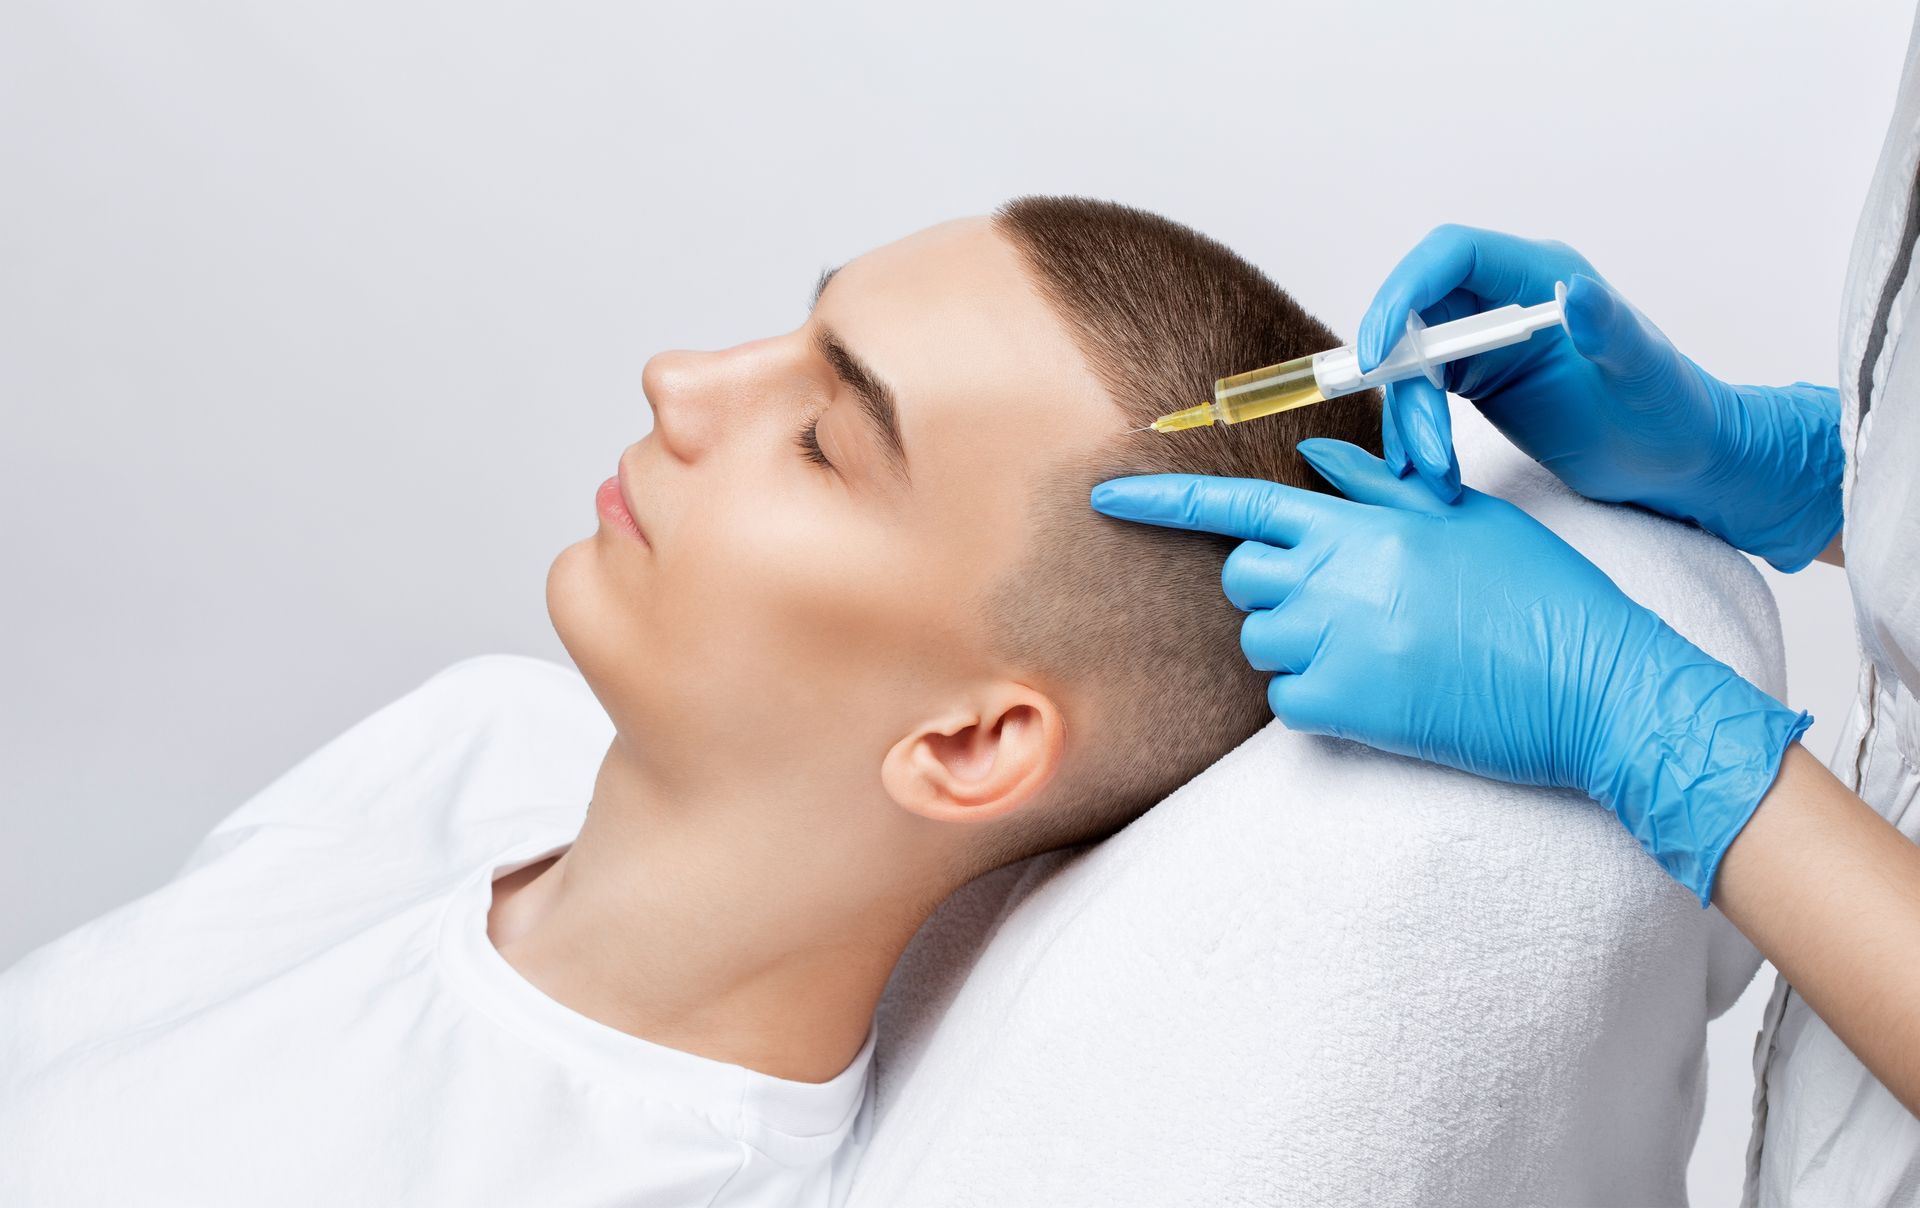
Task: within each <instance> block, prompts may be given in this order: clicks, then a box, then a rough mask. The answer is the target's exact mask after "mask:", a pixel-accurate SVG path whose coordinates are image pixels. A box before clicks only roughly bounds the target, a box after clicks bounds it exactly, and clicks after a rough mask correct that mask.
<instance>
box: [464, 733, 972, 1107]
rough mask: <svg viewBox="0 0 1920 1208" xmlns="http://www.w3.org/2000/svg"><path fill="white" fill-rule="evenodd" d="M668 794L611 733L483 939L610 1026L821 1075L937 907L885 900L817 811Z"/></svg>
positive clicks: (558, 996) (866, 864) (839, 1062)
mask: <svg viewBox="0 0 1920 1208" xmlns="http://www.w3.org/2000/svg"><path fill="white" fill-rule="evenodd" d="M672 798H673V799H672V800H667V799H666V795H664V794H661V793H659V792H658V791H657V789H656V787H655V786H654V785H653V784H652V783H651V781H650V779H649V777H648V776H647V774H646V773H645V771H644V770H643V769H642V768H640V767H639V766H637V765H636V764H635V762H634V761H633V760H631V758H630V757H629V753H628V752H627V750H626V748H624V747H623V745H622V742H621V740H620V739H619V738H618V737H616V738H615V740H614V743H613V746H612V747H611V748H609V749H608V751H607V756H606V759H605V760H604V761H603V762H602V763H601V765H600V773H599V775H598V776H597V777H596V778H595V781H594V791H593V801H592V804H591V805H590V806H589V807H588V810H587V819H586V822H585V824H584V825H583V826H582V827H581V830H580V835H579V837H578V838H577V839H576V840H575V841H574V843H573V845H572V846H571V847H569V848H568V849H567V850H566V851H565V852H563V853H561V854H560V855H559V856H557V857H554V858H553V859H552V860H551V861H550V862H548V863H545V864H542V865H535V866H533V867H531V868H528V869H524V870H521V872H520V873H516V874H514V875H512V876H509V877H505V878H502V879H501V880H500V881H499V882H497V883H496V884H495V888H494V902H493V908H492V911H491V912H490V914H489V916H488V935H489V936H490V937H491V938H492V940H493V942H494V945H495V947H497V948H498V949H499V951H500V954H501V956H502V957H504V958H505V959H506V961H507V962H508V963H509V964H511V965H512V966H513V967H514V968H515V969H516V970H517V971H518V972H519V973H520V974H521V976H523V977H525V978H526V979H527V980H528V981H529V982H531V983H533V985H535V986H536V987H538V988H539V989H540V990H541V992H542V993H544V994H546V995H547V996H548V997H549V998H552V999H554V1000H555V1001H557V1002H559V1003H561V1004H563V1005H564V1006H567V1007H569V1008H571V1009H572V1010H574V1011H577V1012H579V1013H580V1014H582V1015H585V1016H587V1017H588V1018H590V1019H594V1020H597V1021H598V1022H600V1023H603V1024H606V1025H607V1026H609V1027H612V1028H616V1029H618V1030H620V1031H622V1032H626V1033H628V1034H630V1035H633V1036H638V1037H641V1038H642V1039H645V1040H650V1041H653V1042H654V1043H656V1044H662V1045H666V1046H668V1047H670V1048H675V1049H679V1050H682V1051H683V1052H688V1053H693V1054H695V1055H697V1056H702V1057H708V1058H712V1059H715V1060H719V1061H727V1062H731V1063H733V1064H736V1065H742V1066H745V1067H747V1068H748V1069H753V1070H759V1071H761V1072H762V1073H767V1074H772V1075H774V1076H776V1077H780V1078H788V1079H792V1080H795V1081H800V1082H825V1081H828V1080H830V1079H832V1078H833V1077H834V1076H835V1075H837V1074H839V1073H840V1072H841V1071H843V1070H844V1069H846V1068H847V1066H848V1064H850V1063H851V1062H852V1061H853V1059H854V1058H855V1057H856V1056H858V1055H859V1052H860V1048H861V1045H862V1044H864V1043H865V1041H866V1036H867V1030H868V1027H869V1025H870V1024H871V1022H872V1019H873V1012H874V1008H875V1007H876V1006H877V1005H878V1003H879V1001H880V994H881V992H882V991H883V990H884V989H885V988H886V983H887V978H888V977H889V976H890V975H891V973H892V972H893V967H894V965H895V963H897V962H898V960H899V958H900V953H901V952H902V951H903V950H904V949H905V948H906V945H907V943H908V941H910V940H911V939H912V938H913V934H914V932H915V931H916V930H918V928H919V926H920V924H921V922H923V921H924V920H925V918H926V916H927V914H928V913H930V912H931V910H932V908H933V906H934V905H935V904H937V902H938V901H939V898H938V897H933V898H932V899H931V900H928V899H927V898H926V897H925V895H914V894H910V893H902V894H898V895H895V896H888V895H889V892H890V890H891V889H893V888H894V887H895V886H897V885H901V884H902V879H901V878H900V877H899V876H898V870H895V869H888V868H883V867H875V866H876V865H879V864H881V863H882V861H880V860H877V859H869V858H866V857H867V856H868V855H869V854H870V853H869V851H862V850H856V849H853V848H851V847H850V845H849V832H850V829H851V828H848V827H845V826H837V825H833V824H832V823H830V822H826V821H824V820H825V819H827V818H829V817H830V815H829V814H828V813H827V812H826V807H827V805H828V804H829V803H813V802H806V801H788V802H785V803H784V804H783V805H782V808H781V809H780V810H778V811H777V812H776V811H769V810H768V809H767V808H766V804H765V799H764V797H762V798H761V799H760V800H758V801H750V800H740V799H738V798H735V799H733V800H727V799H724V798H721V797H712V796H708V797H700V796H699V795H697V794H694V793H687V792H681V791H675V792H674V793H673V794H672ZM841 816H844V815H841ZM908 883H910V882H908Z"/></svg>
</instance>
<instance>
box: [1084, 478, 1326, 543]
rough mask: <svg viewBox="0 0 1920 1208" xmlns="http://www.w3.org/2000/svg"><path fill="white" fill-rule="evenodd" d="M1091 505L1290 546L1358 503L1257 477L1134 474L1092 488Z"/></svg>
mask: <svg viewBox="0 0 1920 1208" xmlns="http://www.w3.org/2000/svg"><path fill="white" fill-rule="evenodd" d="M1090 502H1091V503H1092V504H1093V509H1094V511H1096V512H1100V513H1102V514H1103V515H1107V516H1112V517H1113V518H1115V519H1116V520H1132V521H1136V522H1138V523H1141V524H1157V525H1160V526H1161V527H1162V528H1177V529H1190V530H1195V531H1199V532H1208V533H1219V534H1221V535H1222V536H1226V537H1237V538H1239V539H1240V540H1242V541H1264V542H1265V543H1267V544H1268V545H1277V546H1283V547H1288V548H1291V547H1292V546H1295V545H1298V544H1299V543H1300V541H1301V540H1302V539H1303V538H1304V537H1305V536H1306V534H1307V532H1308V531H1309V530H1310V529H1311V528H1312V527H1313V525H1314V524H1315V523H1316V522H1317V521H1319V520H1320V519H1322V518H1323V517H1325V516H1327V515H1329V514H1331V513H1333V512H1335V511H1337V510H1338V509H1340V508H1354V507H1358V506H1360V505H1358V504H1354V503H1350V502H1348V501H1347V500H1345V499H1337V498H1335V497H1334V496H1331V495H1324V494H1321V493H1320V492H1318V491H1307V490H1302V489H1301V488H1299V487H1290V486H1284V485H1282V484H1280V483H1277V482H1268V481H1266V480H1265V479H1260V478H1216V477H1212V476H1210V475H1206V474H1136V475H1133V476H1131V477H1126V478H1109V479H1108V480H1107V481H1105V482H1103V483H1100V484H1099V485H1097V486H1095V487H1094V488H1093V494H1092V497H1091V499H1090Z"/></svg>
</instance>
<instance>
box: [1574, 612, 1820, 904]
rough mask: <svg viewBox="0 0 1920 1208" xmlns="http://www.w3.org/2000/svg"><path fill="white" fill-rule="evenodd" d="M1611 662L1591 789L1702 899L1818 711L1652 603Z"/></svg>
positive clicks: (1708, 894)
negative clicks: (1757, 677) (1775, 688)
mask: <svg viewBox="0 0 1920 1208" xmlns="http://www.w3.org/2000/svg"><path fill="white" fill-rule="evenodd" d="M1613 670H1614V672H1615V673H1616V674H1615V676H1614V677H1613V682H1612V684H1611V686H1610V688H1609V690H1608V692H1607V694H1606V695H1607V699H1606V704H1605V707H1604V709H1603V711H1602V712H1601V720H1600V722H1599V724H1598V725H1597V726H1596V727H1595V730H1594V741H1593V750H1592V755H1591V756H1590V763H1589V768H1588V779H1587V782H1586V786H1587V791H1588V793H1589V794H1590V795H1592V796H1593V797H1594V798H1595V799H1596V800H1598V801H1600V802H1601V804H1603V805H1605V806H1607V807H1608V808H1609V809H1611V810H1612V811H1613V812H1614V814H1615V816H1617V817H1618V818H1619V819H1620V821H1621V823H1622V824H1623V825H1625V826H1626V828H1627V830H1628V833H1630V834H1632V835H1633V837H1634V839H1635V841H1636V842H1638V843H1639V844H1640V846H1641V848H1642V849H1643V850H1645V851H1646V852H1647V854H1649V855H1651V856H1652V857H1653V858H1654V860H1655V861H1657V862H1658V863H1659V864H1660V866H1661V867H1662V868H1664V869H1666V871H1667V873H1668V874H1669V875H1670V876H1672V877H1673V878H1674V880H1676V881H1678V882H1679V883H1680V884H1682V885H1684V886H1686V888H1687V889H1688V890H1690V891H1692V893H1693V894H1694V896H1695V897H1697V898H1698V899H1699V900H1700V904H1701V905H1702V906H1703V907H1704V906H1706V905H1707V904H1708V903H1709V902H1710V901H1711V900H1712V896H1713V881H1714V877H1715V875H1716V874H1717V873H1718V871H1719V867H1720V862H1721V859H1722V857H1723V856H1724V855H1725V853H1726V849H1727V847H1728V845H1729V844H1731V843H1732V842H1733V840H1734V838H1735V836H1737V835H1738V834H1739V833H1740V829H1741V827H1743V826H1745V825H1746V823H1747V820H1748V819H1749V818H1751V817H1752V816H1753V811H1754V810H1755V809H1756V808H1758V806H1759V804H1760V801H1761V799H1762V798H1763V797H1765V796H1766V793H1767V790H1768V789H1769V788H1770V787H1771V786H1772V784H1773V782H1774V779H1775V778H1776V777H1777V776H1778V775H1779V771H1780V761H1781V760H1782V759H1783V758H1784V757H1785V755H1786V752H1787V749H1788V748H1789V747H1790V746H1792V744H1793V742H1794V741H1795V740H1796V739H1797V738H1799V736H1800V735H1801V734H1802V733H1804V732H1805V731H1806V729H1807V727H1808V726H1810V725H1812V724H1813V718H1812V717H1811V716H1810V715H1808V714H1807V713H1805V712H1801V711H1798V710H1794V709H1789V708H1788V707H1786V706H1785V705H1782V704H1781V703H1780V702H1779V701H1777V700H1775V699H1774V698H1773V697H1771V696H1769V695H1767V694H1766V693H1765V692H1762V691H1761V690H1760V689H1759V688H1757V687H1755V686H1754V685H1753V684H1751V683H1749V682H1748V681H1746V680H1745V679H1743V678H1741V677H1740V675H1739V674H1737V673H1736V672H1735V671H1734V670H1733V669H1732V668H1730V667H1728V666H1727V665H1726V664H1724V663H1722V662H1719V661H1718V660H1716V659H1714V658H1712V657H1711V656H1709V655H1708V654H1706V653H1705V652H1704V651H1702V650H1700V648H1699V647H1697V646H1695V645H1694V644H1693V643H1691V642H1689V641H1687V640H1686V639H1685V638H1683V637H1681V636H1680V635H1679V634H1678V633H1675V632H1674V631H1673V630H1672V629H1671V628H1669V627H1668V626H1667V625H1666V624H1665V623H1664V622H1662V621H1660V620H1659V618H1657V617H1654V616H1653V614H1651V613H1646V614H1645V618H1644V619H1643V620H1642V622H1641V623H1640V624H1638V625H1636V626H1635V627H1634V632H1633V633H1631V634H1630V635H1629V638H1628V641H1627V643H1626V644H1625V645H1623V648H1622V650H1621V658H1620V661H1619V662H1618V663H1617V664H1616V666H1615V667H1614V668H1613Z"/></svg>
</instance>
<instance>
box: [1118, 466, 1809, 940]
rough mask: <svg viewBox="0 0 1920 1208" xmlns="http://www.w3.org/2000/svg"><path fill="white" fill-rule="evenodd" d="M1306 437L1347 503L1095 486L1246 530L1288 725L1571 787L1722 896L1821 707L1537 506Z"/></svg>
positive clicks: (1698, 889) (1239, 592)
mask: <svg viewBox="0 0 1920 1208" xmlns="http://www.w3.org/2000/svg"><path fill="white" fill-rule="evenodd" d="M1300 452H1301V453H1302V454H1303V455H1304V456H1305V457H1306V458H1307V460H1308V461H1309V462H1310V463H1312V465H1313V466H1314V468H1315V469H1317V470H1318V471H1319V472H1320V473H1321V474H1322V475H1323V476H1324V477H1325V478H1326V479H1327V480H1328V481H1330V482H1332V483H1333V484H1334V486H1336V487H1338V488H1339V489H1340V490H1341V491H1342V492H1344V493H1345V494H1346V496H1347V498H1345V499H1342V498H1340V497H1338V496H1333V495H1324V494H1320V493H1317V492H1314V491H1306V490H1301V489H1298V488H1295V487H1286V486H1279V485H1276V484H1274V483H1271V482H1264V481H1260V480H1257V479H1246V478H1209V477H1205V476H1201V475H1193V474H1149V475H1142V476H1137V477H1131V478H1115V479H1110V480H1108V481H1107V482H1103V483H1101V484H1100V485H1098V486H1096V487H1095V488H1094V489H1093V496H1092V503H1093V506H1094V508H1095V509H1097V510H1098V511H1101V512H1103V513H1105V514H1106V515H1109V516H1113V517H1116V518H1119V519H1122V520H1135V521H1141V522H1144V523H1147V524H1157V525H1164V526H1167V527H1171V528H1182V529H1200V530H1205V531H1207V532H1213V533H1221V534H1225V535H1226V536H1229V537H1238V538H1242V539H1243V540H1244V543H1243V544H1242V545H1240V546H1238V547H1237V548H1236V549H1235V550H1234V551H1233V553H1232V554H1231V555H1230V556H1229V557H1228V558H1227V562H1226V567H1225V570H1224V571H1223V573H1222V582H1223V584H1224V586H1225V588H1226V593H1227V598H1228V599H1230V600H1232V601H1233V603H1234V604H1235V605H1236V606H1238V607H1239V608H1241V609H1244V610H1248V615H1247V619H1246V621H1245V622H1244V624H1243V626H1242V629H1241V638H1240V644H1241V647H1242V649H1243V650H1245V651H1246V654H1247V658H1248V660H1249V661H1250V662H1251V663H1252V664H1253V666H1254V667H1255V668H1257V669H1259V670H1262V671H1273V672H1278V673H1279V674H1276V675H1275V676H1274V677H1273V680H1272V681H1271V683H1270V684H1269V685H1268V691H1267V700H1268V703H1269V704H1270V705H1271V706H1272V709H1273V712H1274V714H1275V716H1277V717H1279V718H1280V720H1281V721H1282V722H1284V723H1286V725H1287V726H1288V727H1289V728H1291V729H1295V730H1305V731H1309V732H1312V733H1317V734H1331V735H1335V736H1338V737H1341V738H1351V739H1356V740H1358V741H1360V742H1364V743H1367V744H1369V745H1371V746H1376V747H1380V748H1382V749H1384V750H1388V751H1395V752H1398V753H1400V754H1403V755H1415V756H1418V757H1420V758H1422V759H1428V760H1432V761H1434V762H1436V763H1444V764H1450V765H1452V766H1453V767H1457V768H1463V769H1465V770H1467V771H1469V772H1476V773H1479V774H1480V775H1483V776H1491V777H1494V778H1496V779H1500V780H1509V781H1516V782H1519V783H1522V784H1539V785H1558V786H1563V787H1570V788H1578V789H1582V790H1584V791H1586V792H1587V793H1588V794H1589V795H1591V796H1593V797H1594V798H1596V799H1597V800H1599V801H1600V802H1601V803H1602V804H1604V805H1606V806H1607V807H1608V808H1610V809H1612V810H1613V812H1614V813H1615V814H1617V815H1618V816H1619V818H1620V820H1621V821H1622V822H1623V823H1625V824H1626V826H1627V829H1628V830H1629V831H1631V832H1632V833H1633V837H1634V838H1635V839H1637V840H1639V842H1640V845H1641V846H1642V847H1644V848H1645V849H1646V850H1647V851H1648V852H1649V853H1650V854H1651V855H1652V856H1653V858H1654V859H1656V860H1658V861H1659V862H1660V864H1661V866H1662V867H1664V868H1665V869H1666V870H1667V871H1668V872H1669V873H1671V874H1672V875H1673V877H1674V878H1675V879H1676V880H1678V881H1679V882H1680V883H1681V884H1683V885H1685V886H1686V887H1687V888H1688V889H1691V890H1693V891H1694V893H1695V894H1696V895H1698V897H1699V899H1700V903H1701V905H1702V906H1705V905H1706V904H1707V903H1708V902H1709V901H1710V900H1711V897H1712V892H1713V878H1714V874H1715V873H1716V871H1717V870H1718V869H1719V866H1720V857H1721V855H1722V854H1723V853H1724V852H1725V851H1726V848H1727V845H1728V844H1729V843H1731V842H1732V841H1733V838H1734V836H1735V835H1737V834H1738V833H1739V832H1740V828H1741V827H1742V826H1744V825H1746V821H1747V819H1748V817H1749V816H1751V815H1752V813H1753V811H1754V809H1755V808H1756V807H1757V806H1758V805H1759V803H1760V799H1761V797H1763V796H1764V795H1765V794H1766V792H1767V789H1768V788H1769V787H1771V785H1772V784H1773V780H1774V777H1775V776H1776V775H1777V774H1778V773H1779V769H1780V760H1781V758H1782V757H1783V756H1784V755H1785V754H1786V750H1787V747H1788V745H1789V744H1790V743H1792V742H1793V740H1794V739H1795V738H1797V737H1798V736H1799V735H1800V733H1801V732H1802V731H1804V730H1805V729H1806V728H1807V726H1809V725H1810V724H1812V720H1813V719H1812V718H1811V717H1809V716H1808V715H1807V714H1805V713H1796V712H1795V711H1794V710H1792V709H1788V708H1786V707H1784V706H1782V705H1781V704H1779V703H1778V702H1777V701H1775V700H1774V699H1773V698H1772V697H1770V696H1768V695H1767V694H1766V693H1764V692H1762V691H1760V689H1758V688H1756V687H1754V686H1753V685H1752V684H1750V683H1748V682H1747V681H1746V680H1744V679H1742V678H1740V676H1739V675H1737V674H1735V673H1734V671H1733V670H1732V669H1731V668H1729V667H1727V666H1726V665H1725V664H1724V663H1720V662H1717V661H1715V660H1714V659H1712V658H1711V657H1709V656H1708V655H1706V654H1705V653H1703V652H1702V651H1701V650H1700V649H1699V648H1698V647H1696V646H1694V645H1693V643H1691V642H1689V641H1687V640H1686V639H1685V638H1683V637H1681V636H1680V635H1679V634H1677V633H1675V632H1674V631H1673V630H1672V629H1671V628H1669V627H1668V626H1667V624H1666V623H1665V622H1664V621H1662V620H1661V619H1660V618H1659V617H1657V616H1655V615H1654V614H1653V613H1652V612H1650V611H1648V610H1647V609H1646V608H1643V607H1641V606H1640V605H1639V604H1636V603H1634V602H1633V601H1632V600H1631V599H1629V598H1627V596H1626V595H1625V594H1624V593H1623V592H1621V590H1620V589H1619V588H1618V587H1616V586H1615V585H1614V583H1613V580H1611V579H1609V578H1607V576H1606V575H1605V574H1604V573H1603V572H1602V571H1601V570H1600V569H1599V568H1598V567H1596V566H1594V565H1593V564H1592V563H1591V562H1589V561H1587V560H1586V559H1585V558H1583V557H1581V556H1580V554H1579V553H1577V552H1575V551H1574V549H1573V548H1572V547H1571V546H1569V545H1567V544H1566V543H1565V542H1564V541H1562V540H1560V538H1559V537H1558V536H1556V535H1554V533H1553V532H1552V531H1551V530H1549V529H1547V528H1546V527H1544V526H1543V525H1541V524H1540V523H1539V522H1537V521H1535V520H1534V519H1533V518H1532V517H1531V516H1528V515H1527V514H1526V513H1525V512H1523V511H1521V510H1520V509H1519V508H1516V507H1514V506H1513V505H1512V504H1510V503H1507V502H1506V501H1505V500H1503V499H1497V498H1495V497H1493V496H1491V495H1483V494H1481V493H1480V492H1478V491H1474V490H1467V491H1465V492H1463V493H1462V495H1461V498H1460V501H1459V502H1458V503H1457V504H1455V505H1448V504H1447V503H1444V502H1442V501H1441V499H1440V498H1439V497H1438V496H1437V495H1435V494H1434V492H1433V490H1432V488H1431V487H1430V486H1429V485H1428V484H1427V483H1426V482H1425V481H1423V480H1422V479H1420V478H1418V477H1407V478H1402V477H1400V476H1398V475H1396V474H1395V473H1394V472H1393V471H1392V470H1391V469H1390V468H1389V467H1388V466H1387V464H1386V463H1385V462H1383V461H1381V460H1380V459H1379V458H1376V457H1373V456H1371V455H1369V454H1368V453H1366V452H1365V451H1364V450H1362V449H1359V448H1357V447H1355V446H1353V445H1350V444H1347V443H1345V442H1343V441H1335V440H1307V441H1302V442H1301V443H1300Z"/></svg>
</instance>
